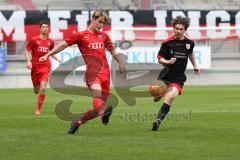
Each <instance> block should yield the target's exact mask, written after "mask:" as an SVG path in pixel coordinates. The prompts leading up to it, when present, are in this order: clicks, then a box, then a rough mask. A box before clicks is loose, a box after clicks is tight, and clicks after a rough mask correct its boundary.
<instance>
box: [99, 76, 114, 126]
mask: <svg viewBox="0 0 240 160" xmlns="http://www.w3.org/2000/svg"><path fill="white" fill-rule="evenodd" d="M101 87H102V100H103V101H104V106H105V111H104V115H103V117H102V123H103V124H104V125H107V124H108V123H109V118H110V116H111V115H112V112H113V108H112V106H106V105H105V104H106V103H105V102H106V101H107V99H108V96H109V94H110V77H108V76H105V78H104V79H103V81H102V83H101Z"/></svg>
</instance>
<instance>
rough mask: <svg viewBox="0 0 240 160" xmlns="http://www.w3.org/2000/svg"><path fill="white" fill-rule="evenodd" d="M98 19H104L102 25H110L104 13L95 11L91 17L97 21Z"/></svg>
mask: <svg viewBox="0 0 240 160" xmlns="http://www.w3.org/2000/svg"><path fill="white" fill-rule="evenodd" d="M99 17H103V18H104V23H105V24H107V23H110V18H109V16H108V15H107V13H106V12H104V11H95V12H94V13H93V15H92V19H97V18H99Z"/></svg>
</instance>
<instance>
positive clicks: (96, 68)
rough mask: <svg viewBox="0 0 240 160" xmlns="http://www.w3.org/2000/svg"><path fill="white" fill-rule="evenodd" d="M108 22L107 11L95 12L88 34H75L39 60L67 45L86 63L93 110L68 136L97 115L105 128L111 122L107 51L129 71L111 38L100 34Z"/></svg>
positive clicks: (83, 117) (122, 67) (87, 81)
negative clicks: (106, 102)
mask: <svg viewBox="0 0 240 160" xmlns="http://www.w3.org/2000/svg"><path fill="white" fill-rule="evenodd" d="M107 22H109V17H108V15H107V14H106V13H105V12H103V11H95V12H94V13H93V15H92V19H91V23H90V25H89V26H88V28H87V29H86V30H85V31H82V32H77V33H75V34H73V35H72V36H71V37H70V38H67V39H65V41H63V42H62V43H60V44H59V45H58V46H56V47H55V48H54V49H53V50H51V51H50V52H49V53H48V54H46V55H45V56H43V57H41V58H40V61H45V60H46V59H47V57H49V56H51V55H54V54H56V53H58V52H60V51H62V50H63V49H65V48H66V47H68V46H71V45H73V44H77V45H78V48H79V50H80V52H81V54H82V56H83V59H84V61H85V63H86V68H87V70H86V84H87V86H88V88H89V89H90V91H91V92H92V94H93V109H89V110H88V111H86V112H85V113H83V114H82V115H81V116H80V117H79V118H78V119H76V120H73V121H72V124H71V128H70V129H69V131H68V133H69V134H74V133H75V132H76V131H77V129H78V128H79V126H80V125H82V124H83V123H86V122H87V121H89V120H91V119H94V118H95V117H97V116H99V117H100V118H101V119H102V123H103V124H105V125H106V124H108V122H109V117H110V115H111V113H112V108H111V107H110V106H109V107H105V105H104V102H105V101H106V100H107V98H108V96H109V91H110V70H109V65H108V63H107V58H106V53H105V48H107V49H108V50H109V51H110V53H111V55H112V57H113V58H114V59H115V60H116V61H117V62H118V63H119V70H120V72H125V70H126V69H125V65H124V63H123V62H122V60H121V59H120V58H119V57H118V54H117V53H116V50H115V47H114V45H113V43H112V42H111V40H110V38H109V36H108V35H107V34H106V33H104V32H102V31H100V30H101V29H102V27H103V24H105V23H107ZM105 108H106V109H105Z"/></svg>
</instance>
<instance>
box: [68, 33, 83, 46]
mask: <svg viewBox="0 0 240 160" xmlns="http://www.w3.org/2000/svg"><path fill="white" fill-rule="evenodd" d="M65 41H66V43H67V44H68V45H69V46H71V45H73V44H76V43H77V42H78V41H80V34H79V33H78V32H76V33H74V34H73V35H71V36H70V37H69V38H66V39H65Z"/></svg>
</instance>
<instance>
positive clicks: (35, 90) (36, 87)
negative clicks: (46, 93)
mask: <svg viewBox="0 0 240 160" xmlns="http://www.w3.org/2000/svg"><path fill="white" fill-rule="evenodd" d="M39 89H40V85H36V86H33V91H34V93H35V94H38V93H39Z"/></svg>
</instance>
